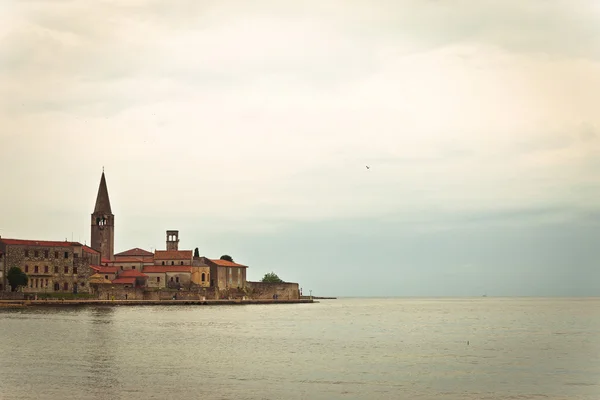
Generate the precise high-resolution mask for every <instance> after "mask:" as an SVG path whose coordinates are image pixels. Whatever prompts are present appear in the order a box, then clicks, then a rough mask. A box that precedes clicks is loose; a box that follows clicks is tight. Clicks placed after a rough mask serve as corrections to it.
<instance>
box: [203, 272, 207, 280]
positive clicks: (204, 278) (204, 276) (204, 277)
mask: <svg viewBox="0 0 600 400" xmlns="http://www.w3.org/2000/svg"><path fill="white" fill-rule="evenodd" d="M202 282H206V274H205V273H204V272H203V273H202Z"/></svg>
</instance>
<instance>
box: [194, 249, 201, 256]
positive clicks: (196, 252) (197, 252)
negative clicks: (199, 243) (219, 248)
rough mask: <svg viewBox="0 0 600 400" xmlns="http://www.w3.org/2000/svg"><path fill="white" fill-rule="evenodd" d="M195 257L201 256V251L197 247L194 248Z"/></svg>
mask: <svg viewBox="0 0 600 400" xmlns="http://www.w3.org/2000/svg"><path fill="white" fill-rule="evenodd" d="M194 257H200V251H199V250H198V248H197V247H196V248H195V249H194Z"/></svg>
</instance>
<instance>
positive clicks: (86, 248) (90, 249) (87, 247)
mask: <svg viewBox="0 0 600 400" xmlns="http://www.w3.org/2000/svg"><path fill="white" fill-rule="evenodd" d="M83 251H84V252H86V253H89V254H100V252H99V251H98V250H94V249H92V248H91V247H89V246H85V245H84V246H83Z"/></svg>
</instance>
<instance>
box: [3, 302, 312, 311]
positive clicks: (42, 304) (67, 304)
mask: <svg viewBox="0 0 600 400" xmlns="http://www.w3.org/2000/svg"><path fill="white" fill-rule="evenodd" d="M311 303H318V302H317V301H314V300H311V299H298V300H279V299H277V300H274V299H264V300H96V299H92V300H89V299H77V300H0V310H1V309H3V308H21V307H38V306H40V307H57V306H58V307H75V306H166V305H170V306H178V305H179V306H189V305H197V306H216V305H256V304H311Z"/></svg>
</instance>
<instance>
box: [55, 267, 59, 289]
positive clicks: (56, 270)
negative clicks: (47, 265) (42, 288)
mask: <svg viewBox="0 0 600 400" xmlns="http://www.w3.org/2000/svg"><path fill="white" fill-rule="evenodd" d="M54 273H55V274H58V267H54ZM57 290H58V289H57Z"/></svg>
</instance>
